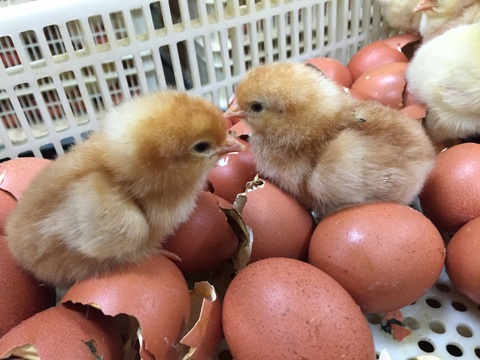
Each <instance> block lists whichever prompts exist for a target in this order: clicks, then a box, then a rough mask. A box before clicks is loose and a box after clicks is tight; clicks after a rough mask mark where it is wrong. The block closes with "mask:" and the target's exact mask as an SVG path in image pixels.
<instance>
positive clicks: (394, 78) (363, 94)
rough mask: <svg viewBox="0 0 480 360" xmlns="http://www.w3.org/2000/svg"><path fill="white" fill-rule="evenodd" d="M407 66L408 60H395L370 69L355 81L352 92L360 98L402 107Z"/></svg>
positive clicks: (398, 107) (393, 106)
mask: <svg viewBox="0 0 480 360" xmlns="http://www.w3.org/2000/svg"><path fill="white" fill-rule="evenodd" d="M407 66H408V64H407V63H406V62H394V63H389V64H386V65H382V66H379V67H377V68H375V69H372V70H369V71H367V72H365V73H363V74H362V75H361V76H360V77H359V78H358V79H357V80H355V81H354V83H353V85H352V87H351V89H350V94H351V95H352V96H354V97H356V98H357V99H360V100H375V101H378V102H380V103H381V104H383V105H385V106H389V107H391V108H394V109H401V108H402V107H403V106H404V104H403V92H404V90H405V84H406V80H405V70H406V69H407Z"/></svg>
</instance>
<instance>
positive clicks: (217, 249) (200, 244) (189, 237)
mask: <svg viewBox="0 0 480 360" xmlns="http://www.w3.org/2000/svg"><path fill="white" fill-rule="evenodd" d="M220 206H222V207H224V208H232V204H231V203H229V202H228V201H226V200H224V199H222V198H220V197H218V196H216V195H214V194H212V193H210V192H206V191H202V192H201V193H200V195H199V197H198V199H197V206H196V209H195V210H194V212H193V213H192V214H191V215H190V217H189V219H188V220H187V221H186V222H185V223H183V224H181V225H180V226H179V227H178V229H177V230H176V232H175V234H174V235H172V236H171V237H169V238H168V239H167V240H166V242H165V244H164V246H163V247H164V249H165V250H168V251H170V252H172V253H174V254H176V255H177V256H179V257H180V259H181V261H180V262H178V263H177V266H178V267H179V269H180V270H181V271H182V272H183V274H184V275H185V276H187V277H188V276H194V275H201V274H205V273H207V272H209V271H211V270H213V269H214V268H216V267H218V266H219V265H221V264H222V263H223V262H225V261H226V260H227V259H229V258H230V257H231V256H232V255H233V253H234V252H235V250H236V248H237V245H238V239H237V236H236V235H235V233H234V232H233V230H232V228H231V227H230V225H229V224H228V222H227V216H226V215H225V213H224V212H223V211H222V209H221V208H220Z"/></svg>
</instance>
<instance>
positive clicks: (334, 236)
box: [308, 203, 445, 313]
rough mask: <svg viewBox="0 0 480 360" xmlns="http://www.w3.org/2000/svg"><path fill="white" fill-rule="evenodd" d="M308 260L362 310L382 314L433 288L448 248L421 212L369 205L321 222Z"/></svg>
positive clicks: (401, 206) (313, 239)
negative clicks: (341, 287)
mask: <svg viewBox="0 0 480 360" xmlns="http://www.w3.org/2000/svg"><path fill="white" fill-rule="evenodd" d="M308 256H309V262H310V263H311V264H312V265H314V266H316V267H318V268H319V269H321V270H323V271H325V272H326V273H327V274H329V275H330V276H331V277H332V278H334V279H335V280H336V281H338V282H339V283H340V284H341V285H342V286H343V287H344V288H345V289H346V290H347V291H348V292H349V294H350V295H351V296H352V297H353V299H354V300H355V301H356V302H357V304H358V305H359V306H360V308H361V309H362V310H363V311H365V312H368V313H382V312H387V311H391V310H396V309H400V308H402V307H404V306H407V305H409V304H411V303H412V302H414V301H416V300H417V299H418V298H420V297H421V296H422V295H423V294H424V292H425V291H426V290H427V289H429V288H430V287H431V286H433V284H434V283H435V281H436V280H437V278H438V276H439V275H440V273H441V271H442V268H443V265H444V258H445V246H444V243H443V239H442V236H441V235H440V233H439V232H438V230H437V229H436V228H435V226H434V225H433V224H432V223H431V222H430V220H428V219H427V218H426V217H425V216H424V215H423V214H422V213H420V212H418V211H416V210H414V209H412V208H410V207H408V206H405V205H401V204H397V203H371V204H365V205H358V206H354V207H350V208H347V209H344V210H342V211H339V212H337V213H334V214H332V215H330V216H327V217H326V218H324V219H323V220H322V221H320V223H319V224H318V226H317V228H316V229H315V232H314V233H313V235H312V240H311V242H310V248H309V253H308Z"/></svg>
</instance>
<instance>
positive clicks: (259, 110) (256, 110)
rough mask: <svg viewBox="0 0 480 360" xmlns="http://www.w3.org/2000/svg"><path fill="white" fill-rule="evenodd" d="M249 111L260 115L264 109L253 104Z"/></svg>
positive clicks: (261, 105) (259, 105)
mask: <svg viewBox="0 0 480 360" xmlns="http://www.w3.org/2000/svg"><path fill="white" fill-rule="evenodd" d="M250 109H251V110H252V111H253V112H254V113H257V114H258V113H261V112H262V111H263V110H264V109H265V108H264V107H263V104H261V103H259V102H254V103H252V104H251V105H250Z"/></svg>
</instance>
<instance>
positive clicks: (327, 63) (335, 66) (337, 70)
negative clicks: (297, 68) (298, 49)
mask: <svg viewBox="0 0 480 360" xmlns="http://www.w3.org/2000/svg"><path fill="white" fill-rule="evenodd" d="M306 62H307V63H308V64H312V65H314V66H316V67H317V68H318V69H320V70H321V72H322V73H323V74H324V75H325V76H326V77H327V78H329V79H330V80H333V81H335V82H336V83H337V85H340V86H341V87H342V88H349V87H350V86H352V83H353V78H352V74H350V71H349V70H348V68H347V67H346V66H345V65H343V64H342V63H341V62H340V61H338V60H336V59H333V58H327V57H323V56H319V57H315V58H311V59H308V60H307V61H306Z"/></svg>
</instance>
